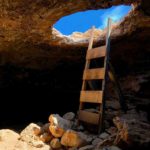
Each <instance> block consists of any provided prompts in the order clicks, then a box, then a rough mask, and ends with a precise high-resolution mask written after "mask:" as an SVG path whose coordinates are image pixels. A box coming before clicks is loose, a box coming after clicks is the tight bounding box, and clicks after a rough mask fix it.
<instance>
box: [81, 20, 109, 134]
mask: <svg viewBox="0 0 150 150" xmlns="http://www.w3.org/2000/svg"><path fill="white" fill-rule="evenodd" d="M110 33H111V19H108V25H107V36H106V44H105V45H104V46H100V47H97V48H92V46H93V36H94V27H93V28H92V30H91V38H90V41H89V46H88V50H87V54H86V64H85V69H84V73H83V83H82V90H81V93H80V106H79V115H78V119H79V122H85V123H88V124H92V125H98V132H101V130H102V124H103V113H104V106H105V100H104V95H105V86H106V78H107V70H108V61H109V50H110ZM102 57H103V58H104V66H103V68H94V69H90V63H91V60H92V59H95V58H102ZM93 80H101V81H102V89H101V90H95V89H94V88H93V86H94V84H93ZM87 84H88V85H89V86H90V87H91V88H92V90H87ZM85 103H88V104H92V103H94V104H97V105H98V106H99V110H98V112H90V111H88V110H86V109H85V110H84V105H85Z"/></svg>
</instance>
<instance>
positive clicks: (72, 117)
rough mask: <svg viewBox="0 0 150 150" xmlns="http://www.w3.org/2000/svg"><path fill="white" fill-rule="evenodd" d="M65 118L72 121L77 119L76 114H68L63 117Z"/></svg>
mask: <svg viewBox="0 0 150 150" xmlns="http://www.w3.org/2000/svg"><path fill="white" fill-rule="evenodd" d="M63 118H64V119H66V120H70V121H71V120H73V119H74V118H75V114H74V113H73V112H68V113H66V114H64V115H63Z"/></svg>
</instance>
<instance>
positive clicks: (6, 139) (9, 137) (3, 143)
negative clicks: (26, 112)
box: [0, 129, 20, 150]
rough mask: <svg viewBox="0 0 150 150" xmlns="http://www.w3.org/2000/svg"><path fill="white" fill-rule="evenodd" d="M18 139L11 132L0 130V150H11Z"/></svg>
mask: <svg viewBox="0 0 150 150" xmlns="http://www.w3.org/2000/svg"><path fill="white" fill-rule="evenodd" d="M19 137H20V136H19V134H18V133H16V132H14V131H12V130H8V129H3V130H0V150H12V149H13V147H14V146H15V144H16V143H17V141H18V138H19Z"/></svg>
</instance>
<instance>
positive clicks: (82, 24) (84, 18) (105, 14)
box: [53, 5, 132, 35]
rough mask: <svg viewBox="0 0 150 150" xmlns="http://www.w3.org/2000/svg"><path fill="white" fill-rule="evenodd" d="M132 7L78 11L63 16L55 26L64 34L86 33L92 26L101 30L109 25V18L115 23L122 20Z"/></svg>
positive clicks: (119, 6) (120, 6)
mask: <svg viewBox="0 0 150 150" xmlns="http://www.w3.org/2000/svg"><path fill="white" fill-rule="evenodd" d="M131 9H132V6H131V5H129V6H127V5H118V6H112V7H110V8H107V9H99V10H88V11H84V12H77V13H74V14H71V15H68V16H65V17H62V18H61V19H60V20H58V21H57V22H56V23H55V24H54V26H53V27H54V28H56V29H57V30H58V31H59V32H61V33H62V34H63V35H71V34H73V32H81V33H84V32H86V31H88V30H89V29H90V28H91V27H92V26H95V27H96V28H97V29H99V30H103V29H104V28H106V26H107V20H108V18H111V19H112V20H113V22H114V23H117V22H119V21H121V20H122V19H123V18H124V17H125V16H126V15H127V14H128V13H129V12H130V10H131Z"/></svg>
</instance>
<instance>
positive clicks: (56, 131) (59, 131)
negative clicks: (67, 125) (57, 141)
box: [49, 125, 65, 137]
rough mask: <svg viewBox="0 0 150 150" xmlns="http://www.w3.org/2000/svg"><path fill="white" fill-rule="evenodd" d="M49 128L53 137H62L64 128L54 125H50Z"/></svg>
mask: <svg viewBox="0 0 150 150" xmlns="http://www.w3.org/2000/svg"><path fill="white" fill-rule="evenodd" d="M49 130H50V132H51V134H52V135H53V136H54V137H62V136H63V134H64V133H65V130H64V129H62V128H59V127H57V126H55V125H50V127H49Z"/></svg>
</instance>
